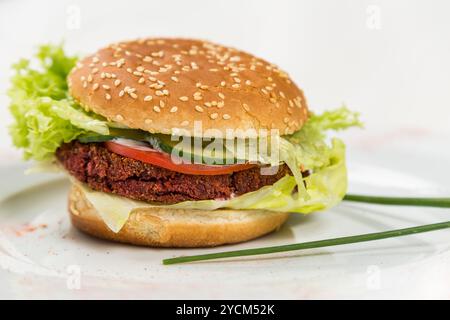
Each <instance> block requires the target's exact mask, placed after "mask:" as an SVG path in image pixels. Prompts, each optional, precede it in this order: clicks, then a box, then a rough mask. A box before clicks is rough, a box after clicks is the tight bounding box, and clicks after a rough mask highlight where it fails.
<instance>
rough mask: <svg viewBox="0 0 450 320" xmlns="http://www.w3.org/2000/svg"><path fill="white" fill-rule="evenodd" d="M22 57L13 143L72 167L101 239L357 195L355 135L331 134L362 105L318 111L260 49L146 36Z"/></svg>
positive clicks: (249, 219)
mask: <svg viewBox="0 0 450 320" xmlns="http://www.w3.org/2000/svg"><path fill="white" fill-rule="evenodd" d="M14 69H15V74H14V76H13V77H12V80H11V88H10V90H9V96H10V98H11V104H10V110H11V113H12V115H13V118H14V122H13V124H12V125H11V127H10V133H11V136H12V138H13V142H14V144H15V145H16V146H17V147H19V148H22V149H23V151H24V157H25V159H27V160H28V159H30V160H34V162H35V164H36V166H37V167H38V168H44V167H48V165H52V166H55V165H56V166H57V167H58V168H59V169H62V170H63V171H64V172H66V173H67V174H68V176H69V178H70V181H71V189H70V191H69V197H68V198H69V200H68V211H69V214H70V218H71V221H72V224H73V225H74V226H75V227H76V228H78V229H79V230H81V231H83V232H84V233H87V234H89V235H92V236H94V237H98V238H104V239H109V240H112V241H118V242H123V243H130V244H135V245H143V246H151V247H209V246H217V245H222V244H230V243H237V242H242V241H247V240H250V239H254V238H257V237H260V236H262V235H265V234H267V233H270V232H272V231H275V230H278V229H279V228H280V227H281V226H282V225H283V223H284V222H285V221H286V220H287V219H288V217H289V215H290V214H295V213H301V214H308V213H311V212H315V211H319V210H325V209H328V208H330V207H332V206H335V205H336V204H338V203H339V202H340V201H341V200H342V198H343V196H344V195H345V192H346V188H347V173H346V166H345V146H344V144H343V142H342V141H341V140H339V139H337V138H330V137H329V136H328V135H327V132H328V131H330V130H335V131H336V130H342V129H346V128H349V127H351V126H359V125H360V122H359V120H358V115H357V114H356V113H353V112H351V111H349V110H348V109H347V108H345V107H341V108H338V109H336V110H333V111H327V112H324V113H322V114H315V113H312V112H311V111H310V110H309V108H308V105H307V101H306V99H305V96H304V94H303V91H302V90H301V89H300V88H299V87H298V86H297V85H296V84H295V83H294V81H293V80H292V79H291V78H290V77H289V76H288V74H287V73H285V72H283V71H282V70H281V69H280V68H278V67H277V66H276V65H274V64H271V63H269V62H266V61H265V60H263V59H260V58H257V57H255V56H253V55H251V54H249V53H246V52H243V51H240V50H237V49H234V48H230V47H226V46H222V45H218V44H214V43H210V42H207V41H200V40H192V39H163V38H160V39H153V38H146V39H138V40H133V41H126V42H119V43H114V44H111V45H109V46H107V47H104V48H103V49H100V50H99V51H97V52H95V53H94V54H92V55H89V56H85V57H84V58H78V57H74V56H68V55H67V54H66V53H65V51H64V50H63V48H62V46H60V45H59V46H58V45H57V46H54V45H45V46H42V47H40V49H39V51H38V53H37V55H36V59H35V60H32V61H30V60H21V61H19V62H18V63H16V64H15V65H14ZM263 151H264V152H263Z"/></svg>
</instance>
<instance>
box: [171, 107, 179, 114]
mask: <svg viewBox="0 0 450 320" xmlns="http://www.w3.org/2000/svg"><path fill="white" fill-rule="evenodd" d="M177 110H178V107H176V106H173V107H172V108H170V112H171V113H174V112H177Z"/></svg>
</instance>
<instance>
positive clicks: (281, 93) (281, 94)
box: [280, 91, 286, 99]
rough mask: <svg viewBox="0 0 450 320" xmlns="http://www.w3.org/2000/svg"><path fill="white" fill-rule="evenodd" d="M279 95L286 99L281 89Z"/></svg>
mask: <svg viewBox="0 0 450 320" xmlns="http://www.w3.org/2000/svg"><path fill="white" fill-rule="evenodd" d="M280 96H281V97H282V98H283V99H286V95H285V94H284V92H283V91H280Z"/></svg>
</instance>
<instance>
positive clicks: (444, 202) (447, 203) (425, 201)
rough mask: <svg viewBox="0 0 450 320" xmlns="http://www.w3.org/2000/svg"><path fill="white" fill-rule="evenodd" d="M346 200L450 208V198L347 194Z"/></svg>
mask: <svg viewBox="0 0 450 320" xmlns="http://www.w3.org/2000/svg"><path fill="white" fill-rule="evenodd" d="M344 200H345V201H353V202H364V203H373V204H387V205H398V206H417V207H436V208H450V198H412V197H411V198H409V197H381V196H380V197H379V196H366V195H355V194H347V195H346V196H345V197H344Z"/></svg>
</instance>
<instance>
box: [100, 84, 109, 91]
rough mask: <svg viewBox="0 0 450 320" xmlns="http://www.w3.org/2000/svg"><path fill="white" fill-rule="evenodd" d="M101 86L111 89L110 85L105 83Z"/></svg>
mask: <svg viewBox="0 0 450 320" xmlns="http://www.w3.org/2000/svg"><path fill="white" fill-rule="evenodd" d="M102 87H103V89H105V90H109V89H111V87H110V86H108V85H107V84H102Z"/></svg>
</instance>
